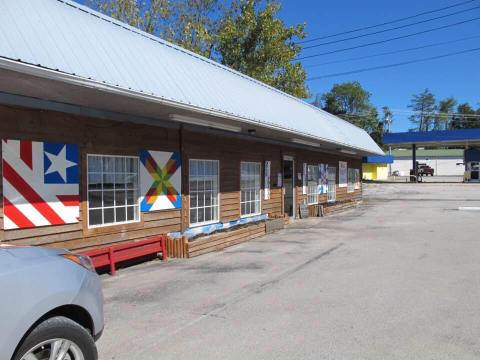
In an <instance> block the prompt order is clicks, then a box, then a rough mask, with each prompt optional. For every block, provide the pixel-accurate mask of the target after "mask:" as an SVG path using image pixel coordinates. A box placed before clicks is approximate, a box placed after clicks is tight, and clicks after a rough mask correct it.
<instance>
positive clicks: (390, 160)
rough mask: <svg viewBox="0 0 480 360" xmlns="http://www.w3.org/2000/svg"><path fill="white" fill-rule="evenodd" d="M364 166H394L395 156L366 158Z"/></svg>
mask: <svg viewBox="0 0 480 360" xmlns="http://www.w3.org/2000/svg"><path fill="white" fill-rule="evenodd" d="M363 163H364V164H393V156H392V155H385V156H380V155H379V156H365V157H364V158H363Z"/></svg>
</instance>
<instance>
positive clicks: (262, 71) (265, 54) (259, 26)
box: [217, 0, 308, 98]
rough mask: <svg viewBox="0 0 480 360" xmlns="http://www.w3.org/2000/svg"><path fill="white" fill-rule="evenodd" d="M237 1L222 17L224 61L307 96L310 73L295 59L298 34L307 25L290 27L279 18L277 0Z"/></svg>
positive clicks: (220, 46) (220, 35)
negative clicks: (263, 4)
mask: <svg viewBox="0 0 480 360" xmlns="http://www.w3.org/2000/svg"><path fill="white" fill-rule="evenodd" d="M262 3H263V2H262V1H258V0H243V1H237V2H236V3H235V4H234V6H233V8H232V9H231V10H230V11H229V12H228V14H227V15H226V16H225V17H224V18H223V19H222V21H221V23H220V28H219V31H218V48H217V50H218V52H219V53H220V55H221V61H222V63H223V64H225V65H227V66H229V67H231V68H233V69H235V70H238V71H240V72H242V73H244V74H247V75H250V76H252V77H254V78H256V79H258V80H260V81H262V82H265V83H266V84H269V85H272V86H273V87H276V88H279V89H282V90H283V91H286V92H288V93H290V94H292V95H294V96H297V97H302V98H304V97H307V96H308V91H307V88H306V86H305V80H306V73H305V71H304V69H303V67H302V65H301V64H300V63H295V64H294V63H292V60H294V59H295V57H296V56H297V55H298V54H299V53H300V50H301V47H300V46H299V45H296V44H295V43H294V42H293V40H294V39H295V38H303V37H304V36H305V33H304V25H297V26H290V27H286V26H285V24H284V23H283V21H282V20H280V19H279V18H278V11H279V10H280V5H279V4H278V3H276V2H267V3H266V4H265V6H262Z"/></svg>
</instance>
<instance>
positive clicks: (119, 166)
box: [115, 157, 125, 173]
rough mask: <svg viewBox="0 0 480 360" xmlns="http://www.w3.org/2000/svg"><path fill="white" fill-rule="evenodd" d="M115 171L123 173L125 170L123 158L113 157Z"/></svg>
mask: <svg viewBox="0 0 480 360" xmlns="http://www.w3.org/2000/svg"><path fill="white" fill-rule="evenodd" d="M115 172H116V173H124V172H125V158H123V157H116V158H115Z"/></svg>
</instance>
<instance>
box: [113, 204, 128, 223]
mask: <svg viewBox="0 0 480 360" xmlns="http://www.w3.org/2000/svg"><path fill="white" fill-rule="evenodd" d="M126 218H127V217H126V211H125V208H124V207H118V208H116V209H115V221H116V222H124V221H125V220H126Z"/></svg>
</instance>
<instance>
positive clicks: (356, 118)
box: [322, 81, 384, 144]
mask: <svg viewBox="0 0 480 360" xmlns="http://www.w3.org/2000/svg"><path fill="white" fill-rule="evenodd" d="M370 97H371V94H370V93H369V92H368V91H367V90H365V89H364V88H363V87H362V85H361V84H360V83H359V82H357V81H354V82H346V83H342V84H335V85H333V87H332V89H331V90H330V91H329V92H327V93H325V94H323V95H322V108H323V110H325V111H328V112H329V113H331V114H334V115H337V116H339V117H340V118H343V119H345V120H347V121H348V122H350V123H352V124H354V125H356V126H358V127H360V128H362V129H364V130H365V131H366V132H368V133H369V134H370V136H372V138H373V139H374V140H375V141H376V142H377V143H379V144H381V138H382V135H383V125H384V124H383V122H381V121H380V120H379V118H378V111H377V109H376V108H375V107H374V106H373V105H372V104H371V102H370Z"/></svg>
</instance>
